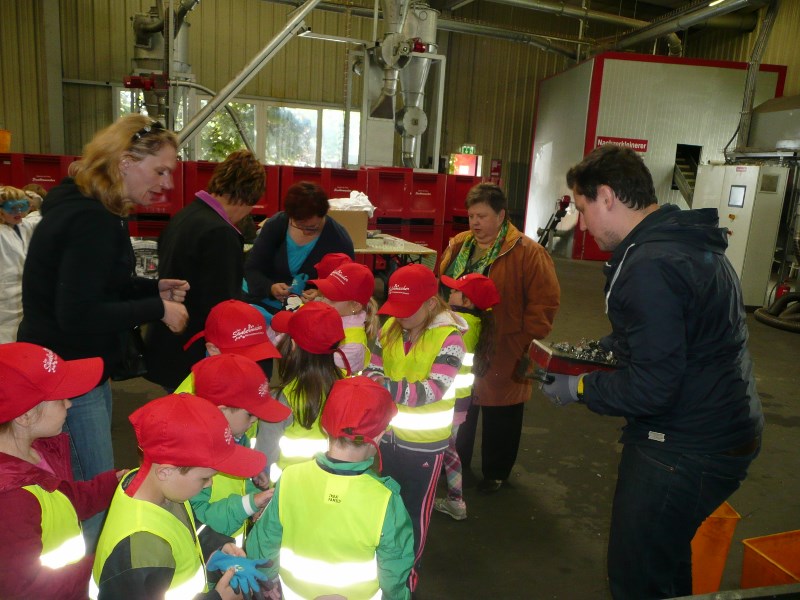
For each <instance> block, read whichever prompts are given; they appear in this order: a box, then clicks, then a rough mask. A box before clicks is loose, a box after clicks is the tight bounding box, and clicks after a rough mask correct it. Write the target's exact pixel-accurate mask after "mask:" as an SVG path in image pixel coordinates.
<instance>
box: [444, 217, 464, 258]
mask: <svg viewBox="0 0 800 600" xmlns="http://www.w3.org/2000/svg"><path fill="white" fill-rule="evenodd" d="M468 229H469V222H468V221H467V220H466V219H465V218H464V217H455V221H452V222H451V223H445V224H444V232H443V233H442V252H444V251H445V248H447V245H448V244H449V243H450V240H451V239H452V238H453V237H454V236H455V235H457V234H459V233H461V232H462V231H467V230H468Z"/></svg>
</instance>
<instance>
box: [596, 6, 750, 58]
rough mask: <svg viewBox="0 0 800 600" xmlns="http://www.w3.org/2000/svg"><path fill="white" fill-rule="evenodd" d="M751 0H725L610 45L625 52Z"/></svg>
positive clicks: (731, 10)
mask: <svg viewBox="0 0 800 600" xmlns="http://www.w3.org/2000/svg"><path fill="white" fill-rule="evenodd" d="M751 4H752V1H751V0H723V1H722V2H720V3H719V4H716V5H715V6H706V7H705V8H701V9H699V10H694V11H691V12H688V13H685V14H681V15H678V16H676V17H673V18H671V19H666V20H665V21H661V22H658V23H653V24H651V25H649V26H647V27H642V28H640V29H637V30H636V31H632V32H631V33H627V34H625V35H623V36H621V37H619V38H616V40H615V41H614V42H613V43H612V44H610V45H609V46H610V48H611V49H613V50H623V49H625V48H630V47H631V46H635V45H636V44H641V43H642V42H647V41H650V40H652V39H654V38H658V37H663V36H664V35H667V34H668V33H674V32H676V31H681V30H683V29H688V28H689V27H691V26H693V25H696V24H697V23H703V22H707V21H708V20H709V19H711V18H713V17H717V16H721V15H726V14H728V13H731V12H733V11H735V10H739V9H740V8H744V7H745V6H748V5H751Z"/></svg>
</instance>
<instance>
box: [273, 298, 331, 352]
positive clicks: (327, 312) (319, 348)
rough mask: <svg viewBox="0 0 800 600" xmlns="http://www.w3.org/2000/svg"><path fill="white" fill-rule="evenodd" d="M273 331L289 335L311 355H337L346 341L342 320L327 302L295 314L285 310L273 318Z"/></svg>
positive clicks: (311, 304)
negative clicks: (341, 343)
mask: <svg viewBox="0 0 800 600" xmlns="http://www.w3.org/2000/svg"><path fill="white" fill-rule="evenodd" d="M270 327H272V329H274V330H275V331H277V332H278V333H287V334H289V337H291V338H292V339H293V340H294V341H295V343H296V344H297V345H298V346H300V347H301V348H302V349H303V350H305V351H306V352H310V353H311V354H333V353H334V351H335V350H336V349H337V348H338V347H339V342H341V341H342V340H343V339H344V327H343V326H342V317H341V316H340V315H339V313H338V312H336V309H335V308H333V307H332V306H331V305H330V304H325V303H324V302H307V303H306V304H303V306H301V307H300V308H298V309H297V310H296V311H294V312H292V311H288V310H282V311H280V312H279V313H277V314H276V315H275V316H274V317H272V322H271V323H270Z"/></svg>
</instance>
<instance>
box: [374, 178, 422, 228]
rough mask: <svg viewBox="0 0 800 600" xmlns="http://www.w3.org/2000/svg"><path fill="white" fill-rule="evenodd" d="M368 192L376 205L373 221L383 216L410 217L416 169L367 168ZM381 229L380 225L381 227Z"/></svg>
mask: <svg viewBox="0 0 800 600" xmlns="http://www.w3.org/2000/svg"><path fill="white" fill-rule="evenodd" d="M366 172H367V194H368V195H369V201H370V202H371V203H372V204H373V205H374V206H375V212H374V213H373V215H372V223H374V222H375V220H376V219H380V218H381V217H392V218H396V219H408V218H411V217H410V215H409V212H410V207H411V193H412V190H413V189H414V184H413V176H414V171H412V170H411V169H405V168H399V167H398V168H395V167H378V168H373V169H366ZM379 229H380V227H379Z"/></svg>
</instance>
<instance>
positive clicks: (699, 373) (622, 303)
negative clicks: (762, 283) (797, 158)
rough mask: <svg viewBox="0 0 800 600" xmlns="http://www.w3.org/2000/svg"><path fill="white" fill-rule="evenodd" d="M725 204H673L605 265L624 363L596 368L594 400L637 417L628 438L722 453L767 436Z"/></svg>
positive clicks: (590, 393) (616, 348) (617, 349)
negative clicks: (723, 222) (721, 208)
mask: <svg viewBox="0 0 800 600" xmlns="http://www.w3.org/2000/svg"><path fill="white" fill-rule="evenodd" d="M727 243H728V242H727V233H726V230H725V229H722V228H719V227H718V217H717V211H716V209H702V210H688V211H681V210H680V209H679V208H678V207H677V206H674V205H665V206H662V207H661V208H660V209H659V210H657V211H655V212H653V213H651V214H650V215H648V216H647V217H645V219H644V220H643V221H642V222H641V223H640V224H639V225H638V226H637V227H636V228H634V230H633V231H631V232H630V233H629V234H628V236H627V237H626V238H625V239H624V240H623V241H622V242H621V243H620V244H619V246H617V248H616V249H615V250H614V253H613V255H612V257H611V260H610V261H609V262H608V263H607V265H606V268H605V273H606V277H607V281H606V288H605V289H606V305H607V313H608V318H609V320H610V321H611V325H612V328H613V330H612V333H611V335H609V336H608V337H607V338H605V339H604V340H603V343H604V345H605V346H607V347H608V348H610V349H611V350H613V352H614V354H615V355H616V357H617V359H619V360H620V362H621V367H620V368H619V369H618V370H617V371H615V372H608V373H600V372H598V373H592V374H590V375H588V376H587V377H586V378H585V380H584V385H585V390H584V392H585V393H584V399H585V401H586V403H587V405H588V406H589V408H590V409H591V410H593V411H595V412H597V413H600V414H607V415H618V416H623V417H625V418H626V419H627V422H628V423H627V425H626V426H625V428H624V430H623V435H622V440H621V441H622V442H623V443H638V444H651V445H656V446H659V447H661V448H664V449H669V450H675V451H682V452H693V453H697V452H699V453H715V452H721V451H724V450H728V449H731V448H735V447H737V446H740V445H742V444H745V443H747V442H748V441H750V440H752V439H753V438H754V437H755V436H757V435H760V433H761V430H762V428H763V423H764V418H763V415H762V412H761V401H760V400H759V397H758V394H757V393H756V389H755V380H754V378H753V363H752V360H751V358H750V353H749V351H748V349H747V335H748V334H747V325H746V321H745V310H744V303H743V301H742V293H741V288H740V285H739V278H738V276H737V275H736V272H735V271H734V270H733V267H732V266H731V264H730V262H729V261H728V259H727V258H726V257H725V248H726V247H727Z"/></svg>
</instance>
